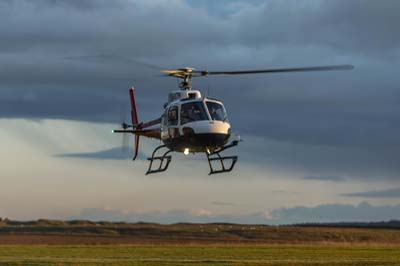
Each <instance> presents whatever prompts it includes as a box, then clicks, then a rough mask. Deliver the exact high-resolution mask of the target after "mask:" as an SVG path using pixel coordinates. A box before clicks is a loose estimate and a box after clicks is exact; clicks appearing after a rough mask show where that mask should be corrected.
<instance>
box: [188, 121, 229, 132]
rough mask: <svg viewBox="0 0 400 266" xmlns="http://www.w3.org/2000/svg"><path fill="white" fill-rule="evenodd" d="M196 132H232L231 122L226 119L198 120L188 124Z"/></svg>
mask: <svg viewBox="0 0 400 266" xmlns="http://www.w3.org/2000/svg"><path fill="white" fill-rule="evenodd" d="M188 126H189V127H191V128H192V129H193V131H194V133H195V134H222V135H228V134H229V133H230V127H231V126H230V124H229V123H228V122H224V121H216V120H214V121H197V122H196V123H193V124H191V125H190V124H188Z"/></svg>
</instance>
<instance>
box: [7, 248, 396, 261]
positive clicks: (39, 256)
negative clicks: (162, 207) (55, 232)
mask: <svg viewBox="0 0 400 266" xmlns="http://www.w3.org/2000/svg"><path fill="white" fill-rule="evenodd" d="M0 265H36V266H37V265H82V266H86V265H120V266H122V265H193V266H195V265H325V266H328V265H360V266H361V265H362V266H364V265H400V248H399V247H391V246H386V247H385V246H380V247H376V246H375V247H371V246H356V247H355V246H317V245H316V246H302V245H298V246H295V245H291V246H281V245H275V246H271V245H270V246H0Z"/></svg>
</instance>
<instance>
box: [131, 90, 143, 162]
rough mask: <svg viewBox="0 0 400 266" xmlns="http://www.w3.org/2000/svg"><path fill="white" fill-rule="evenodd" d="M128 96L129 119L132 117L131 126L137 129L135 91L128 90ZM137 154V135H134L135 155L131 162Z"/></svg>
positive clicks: (138, 124)
mask: <svg viewBox="0 0 400 266" xmlns="http://www.w3.org/2000/svg"><path fill="white" fill-rule="evenodd" d="M129 96H130V100H131V117H132V126H133V129H137V128H138V127H139V126H140V123H139V118H138V113H137V108H136V98H135V89H134V88H133V87H132V88H131V89H130V90H129ZM138 152H139V135H135V154H134V156H133V160H135V159H136V157H137V156H138Z"/></svg>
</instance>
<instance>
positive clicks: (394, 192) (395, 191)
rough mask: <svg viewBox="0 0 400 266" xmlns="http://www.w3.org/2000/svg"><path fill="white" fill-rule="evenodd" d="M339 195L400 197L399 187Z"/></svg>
mask: <svg viewBox="0 0 400 266" xmlns="http://www.w3.org/2000/svg"><path fill="white" fill-rule="evenodd" d="M340 195H341V196H345V197H358V198H400V188H390V189H384V190H370V191H363V192H353V193H344V194H340Z"/></svg>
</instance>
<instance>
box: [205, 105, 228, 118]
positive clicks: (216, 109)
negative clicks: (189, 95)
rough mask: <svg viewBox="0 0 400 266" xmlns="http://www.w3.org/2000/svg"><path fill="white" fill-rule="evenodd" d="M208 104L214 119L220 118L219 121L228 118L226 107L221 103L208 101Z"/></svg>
mask: <svg viewBox="0 0 400 266" xmlns="http://www.w3.org/2000/svg"><path fill="white" fill-rule="evenodd" d="M206 104H207V108H208V112H209V113H210V116H211V119H212V120H218V121H226V120H227V115H226V112H225V108H224V107H223V106H222V105H221V104H219V103H216V102H206Z"/></svg>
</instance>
